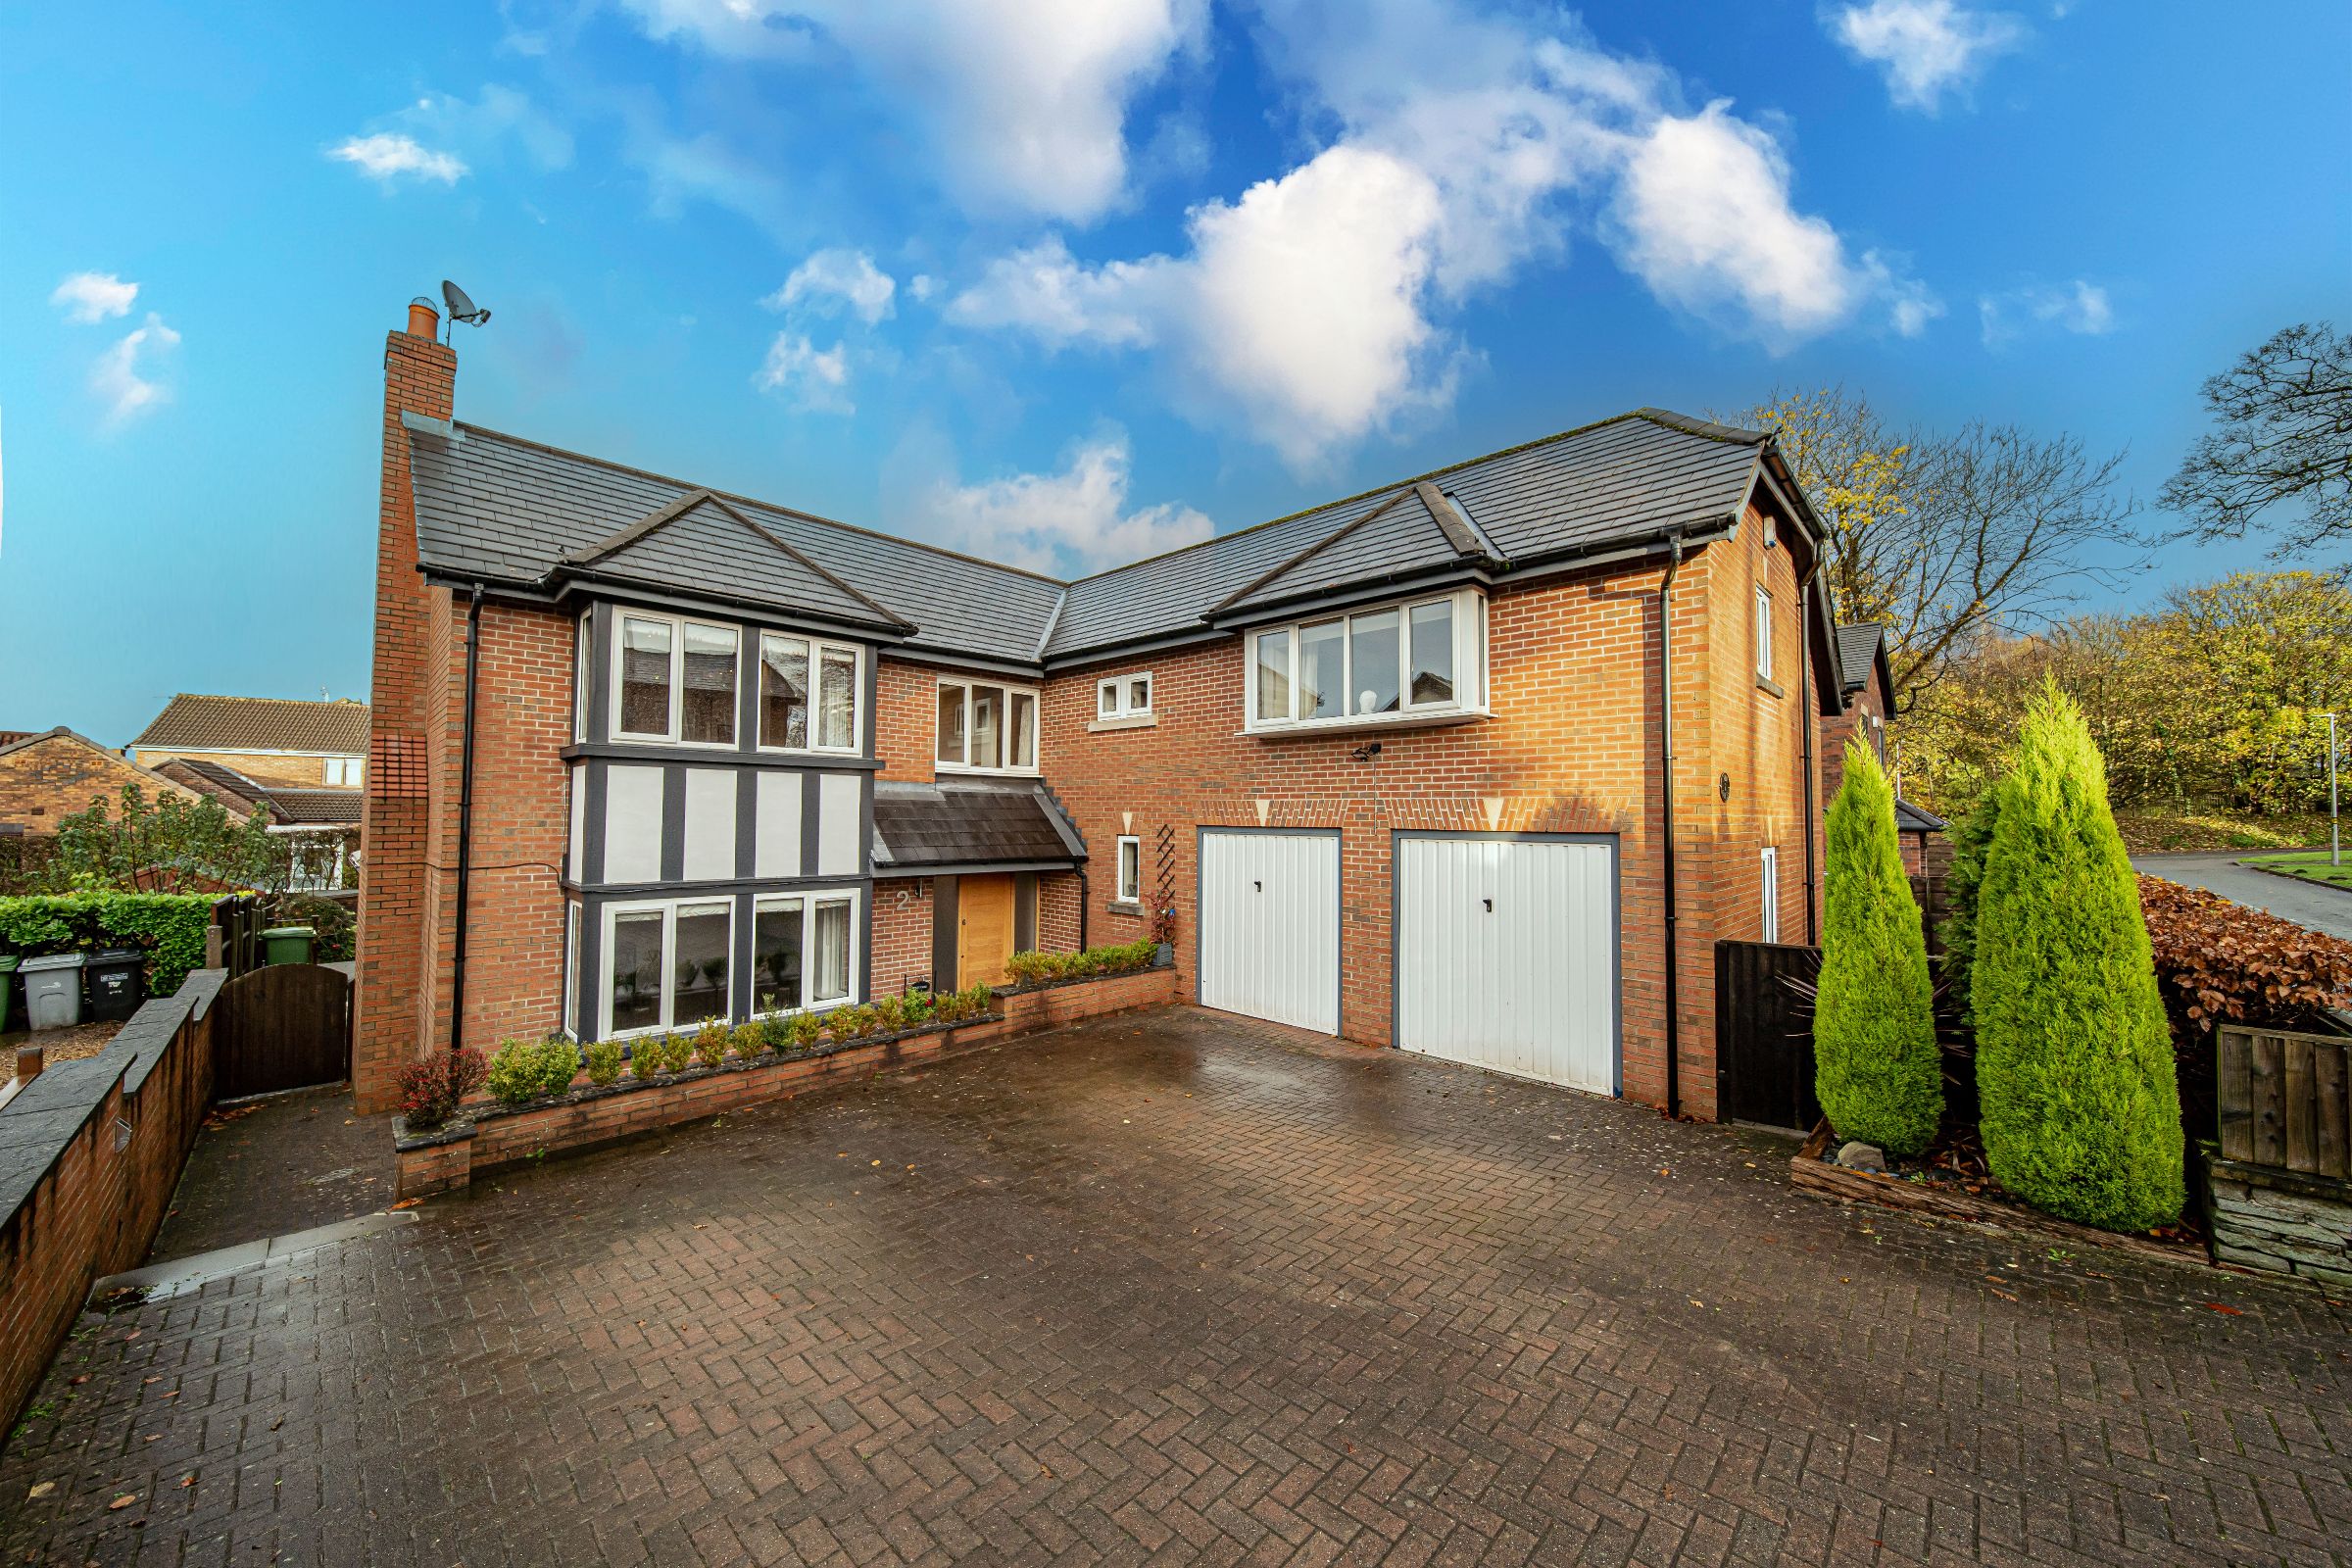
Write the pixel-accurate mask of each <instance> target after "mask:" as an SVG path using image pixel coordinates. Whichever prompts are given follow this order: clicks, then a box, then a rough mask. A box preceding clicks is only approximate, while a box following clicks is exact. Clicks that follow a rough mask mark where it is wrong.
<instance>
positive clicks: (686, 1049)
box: [654, 1035, 694, 1073]
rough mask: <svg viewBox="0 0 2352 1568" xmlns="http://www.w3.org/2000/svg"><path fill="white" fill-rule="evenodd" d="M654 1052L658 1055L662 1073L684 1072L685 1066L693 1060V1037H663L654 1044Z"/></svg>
mask: <svg viewBox="0 0 2352 1568" xmlns="http://www.w3.org/2000/svg"><path fill="white" fill-rule="evenodd" d="M654 1050H655V1051H656V1052H657V1053H659V1054H660V1057H661V1061H662V1071H663V1072H672V1073H675V1072H684V1071H685V1070H686V1064H687V1063H688V1062H690V1061H692V1060H693V1059H694V1036H692V1035H663V1036H662V1037H661V1038H660V1039H659V1040H657V1041H655V1042H654Z"/></svg>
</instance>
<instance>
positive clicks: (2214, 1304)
mask: <svg viewBox="0 0 2352 1568" xmlns="http://www.w3.org/2000/svg"><path fill="white" fill-rule="evenodd" d="M2205 1305H2206V1308H2207V1309H2208V1310H2209V1311H2215V1312H2221V1313H2225V1314H2227V1315H2228V1316H2229V1317H2244V1316H2245V1315H2246V1314H2245V1313H2243V1312H2241V1311H2239V1310H2238V1309H2237V1308H2236V1307H2234V1306H2224V1305H2223V1304H2222V1303H2221V1302H2219V1301H2207V1302H2206V1303H2205Z"/></svg>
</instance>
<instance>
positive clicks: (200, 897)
mask: <svg viewBox="0 0 2352 1568" xmlns="http://www.w3.org/2000/svg"><path fill="white" fill-rule="evenodd" d="M218 902H220V901H219V900H218V899H217V898H215V897H214V896H213V895H211V894H209V893H63V894H55V895H41V896H35V897H29V898H17V899H0V952H7V953H14V954H18V955H20V956H25V957H34V956H39V955H41V954H47V953H76V952H81V953H86V952H89V951H91V950H93V949H96V948H144V949H146V950H147V994H148V995H149V996H154V997H168V996H170V995H172V993H173V992H175V991H177V990H178V989H179V983H180V982H181V981H182V980H184V979H186V978H187V976H188V971H189V970H191V969H198V968H202V967H203V966H204V936H205V932H206V931H207V930H208V929H210V928H211V926H212V923H213V906H214V905H215V904H217V903H218Z"/></svg>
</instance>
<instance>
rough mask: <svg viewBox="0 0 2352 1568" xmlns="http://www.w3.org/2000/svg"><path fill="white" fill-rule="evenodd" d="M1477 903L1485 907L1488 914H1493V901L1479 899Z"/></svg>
mask: <svg viewBox="0 0 2352 1568" xmlns="http://www.w3.org/2000/svg"><path fill="white" fill-rule="evenodd" d="M1478 902H1479V903H1481V904H1483V905H1485V906H1486V907H1487V912H1488V913H1489V914H1493V913H1494V912H1495V901H1494V900H1493V899H1481V900H1479V901H1478Z"/></svg>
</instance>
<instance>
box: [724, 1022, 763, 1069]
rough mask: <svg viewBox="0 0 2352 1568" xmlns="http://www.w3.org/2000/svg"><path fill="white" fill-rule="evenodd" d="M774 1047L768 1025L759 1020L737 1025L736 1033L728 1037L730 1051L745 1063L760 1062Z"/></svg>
mask: <svg viewBox="0 0 2352 1568" xmlns="http://www.w3.org/2000/svg"><path fill="white" fill-rule="evenodd" d="M773 1045H774V1041H773V1038H772V1037H771V1035H770V1034H769V1028H768V1025H767V1024H766V1023H765V1022H764V1021H763V1020H761V1019H759V1018H754V1019H753V1020H752V1021H751V1022H749V1023H743V1024H737V1025H736V1026H735V1031H734V1033H732V1034H730V1035H728V1036H727V1047H728V1049H729V1050H731V1051H733V1052H734V1053H735V1054H736V1055H738V1056H740V1057H742V1058H743V1059H744V1060H745V1061H758V1060H759V1059H760V1057H761V1056H764V1055H766V1054H768V1052H769V1051H770V1050H771V1049H772V1048H773Z"/></svg>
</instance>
